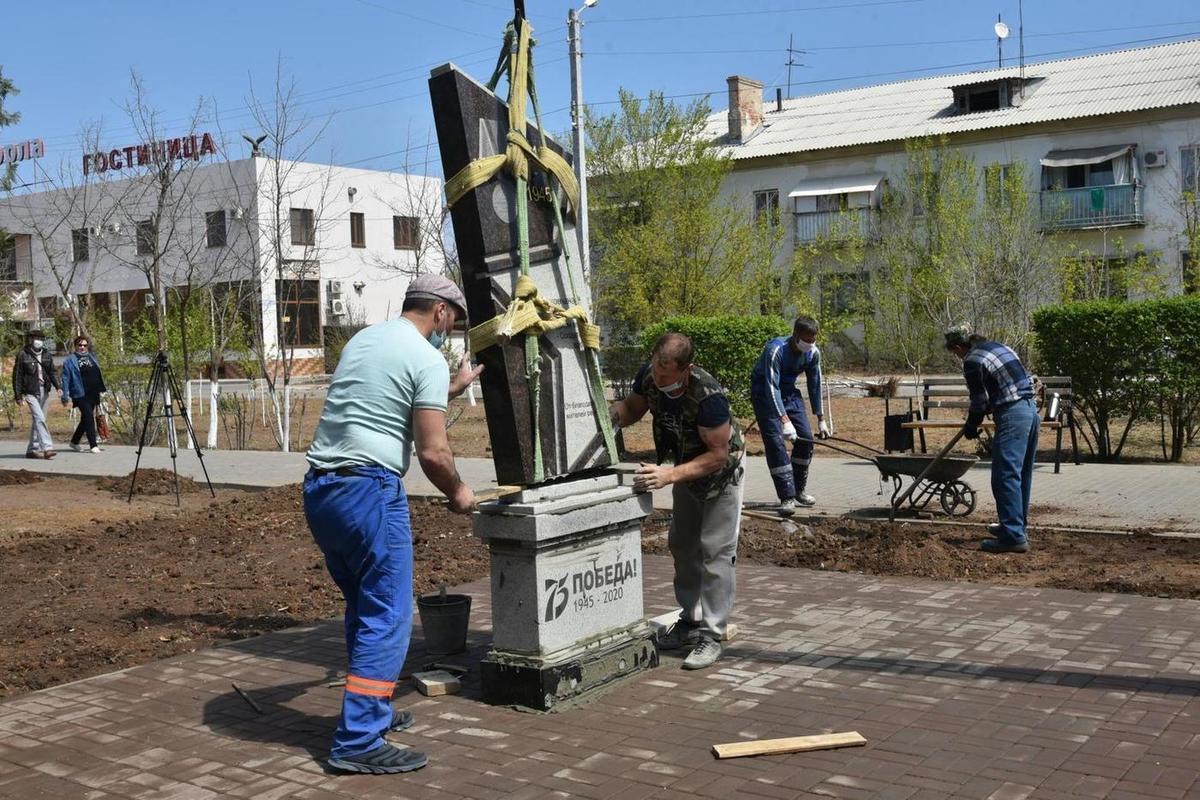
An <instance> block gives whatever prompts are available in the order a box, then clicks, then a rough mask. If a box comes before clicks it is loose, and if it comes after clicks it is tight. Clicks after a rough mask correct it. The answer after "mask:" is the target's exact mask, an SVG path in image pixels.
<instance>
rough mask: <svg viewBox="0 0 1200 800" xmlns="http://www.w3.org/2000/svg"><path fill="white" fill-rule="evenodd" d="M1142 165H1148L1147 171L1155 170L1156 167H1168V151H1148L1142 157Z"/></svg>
mask: <svg viewBox="0 0 1200 800" xmlns="http://www.w3.org/2000/svg"><path fill="white" fill-rule="evenodd" d="M1142 163H1143V164H1145V165H1146V168H1147V169H1154V168H1156V167H1165V166H1166V165H1167V151H1166V150H1147V151H1146V152H1145V153H1144V154H1143V155H1142Z"/></svg>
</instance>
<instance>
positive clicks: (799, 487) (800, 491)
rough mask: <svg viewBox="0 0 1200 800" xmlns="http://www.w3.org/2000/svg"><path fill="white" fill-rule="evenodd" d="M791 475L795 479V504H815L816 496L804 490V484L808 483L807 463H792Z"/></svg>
mask: <svg viewBox="0 0 1200 800" xmlns="http://www.w3.org/2000/svg"><path fill="white" fill-rule="evenodd" d="M792 475H793V476H794V477H795V479H796V505H798V506H815V505H816V504H817V498H815V497H813V496H812V495H811V494H809V493H807V492H806V491H804V488H805V486H807V485H808V465H807V464H805V465H803V466H801V465H799V464H793V465H792Z"/></svg>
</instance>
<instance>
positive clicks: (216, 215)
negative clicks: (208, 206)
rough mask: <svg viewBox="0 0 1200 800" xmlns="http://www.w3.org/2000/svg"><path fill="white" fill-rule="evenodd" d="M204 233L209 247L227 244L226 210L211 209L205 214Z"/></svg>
mask: <svg viewBox="0 0 1200 800" xmlns="http://www.w3.org/2000/svg"><path fill="white" fill-rule="evenodd" d="M204 235H205V239H206V240H207V241H208V246H209V247H224V246H225V238H226V232H225V212H224V211H223V210H222V211H209V212H207V213H206V214H205V215H204Z"/></svg>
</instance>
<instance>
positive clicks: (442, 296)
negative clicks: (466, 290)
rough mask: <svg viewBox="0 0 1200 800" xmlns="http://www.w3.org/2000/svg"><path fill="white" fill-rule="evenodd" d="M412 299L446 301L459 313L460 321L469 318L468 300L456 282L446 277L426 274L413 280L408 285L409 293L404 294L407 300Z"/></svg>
mask: <svg viewBox="0 0 1200 800" xmlns="http://www.w3.org/2000/svg"><path fill="white" fill-rule="evenodd" d="M410 297H418V298H422V297H423V298H428V299H430V300H445V301H446V302H447V303H449V304H450V305H452V306H454V308H455V310H457V311H458V317H459V319H466V318H467V299H466V298H465V297H463V293H462V290H461V289H459V288H458V287H457V286H455V285H454V281H452V280H450V279H449V278H447V277H446V276H445V275H433V274H430V273H425V274H424V275H418V276H417V277H415V278H413V279H412V281H411V282H409V284H408V291H407V292H405V293H404V298H405V299H406V300H407V299H408V298H410Z"/></svg>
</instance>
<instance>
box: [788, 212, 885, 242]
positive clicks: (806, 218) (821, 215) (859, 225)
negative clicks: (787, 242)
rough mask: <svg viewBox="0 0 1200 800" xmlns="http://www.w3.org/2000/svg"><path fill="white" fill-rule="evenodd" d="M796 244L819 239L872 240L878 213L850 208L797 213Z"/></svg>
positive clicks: (875, 234)
mask: <svg viewBox="0 0 1200 800" xmlns="http://www.w3.org/2000/svg"><path fill="white" fill-rule="evenodd" d="M794 216H795V218H796V242H797V243H801V242H815V241H817V240H820V239H824V240H828V241H833V242H839V241H845V240H847V239H851V238H860V239H864V240H873V239H875V238H876V237H877V235H878V232H879V225H878V221H879V211H878V209H874V208H851V209H847V210H845V211H816V212H811V213H797V214H795V215H794Z"/></svg>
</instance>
